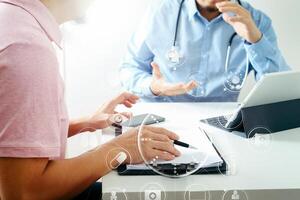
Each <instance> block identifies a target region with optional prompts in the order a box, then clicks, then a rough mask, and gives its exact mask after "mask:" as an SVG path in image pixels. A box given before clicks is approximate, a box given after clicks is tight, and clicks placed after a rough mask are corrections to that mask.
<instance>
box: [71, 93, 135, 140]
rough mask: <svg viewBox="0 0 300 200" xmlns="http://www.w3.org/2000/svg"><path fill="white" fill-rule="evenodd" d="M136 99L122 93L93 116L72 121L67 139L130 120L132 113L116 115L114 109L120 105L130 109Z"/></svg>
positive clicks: (133, 96) (131, 95)
mask: <svg viewBox="0 0 300 200" xmlns="http://www.w3.org/2000/svg"><path fill="white" fill-rule="evenodd" d="M138 99H139V97H137V96H135V95H133V94H130V93H128V92H124V93H122V94H120V95H118V96H117V97H115V98H114V99H112V100H111V101H109V102H107V103H105V104H103V106H101V108H100V109H99V110H98V111H97V112H95V113H94V114H93V115H91V116H88V117H83V118H80V119H77V120H72V121H71V122H70V126H69V134H68V135H69V137H71V136H74V135H76V134H78V133H82V132H86V131H88V132H94V131H96V130H98V129H104V128H107V127H109V126H111V125H112V124H114V123H121V122H122V120H123V121H124V119H128V118H131V116H132V113H129V112H122V113H118V112H117V111H116V110H115V109H116V107H117V106H118V105H120V104H123V105H124V106H126V107H128V108H131V107H132V105H133V104H135V103H136V102H137V100H138Z"/></svg>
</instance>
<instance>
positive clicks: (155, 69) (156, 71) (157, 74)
mask: <svg viewBox="0 0 300 200" xmlns="http://www.w3.org/2000/svg"><path fill="white" fill-rule="evenodd" d="M151 66H152V69H153V75H154V76H155V78H157V79H160V78H162V74H161V72H160V69H159V66H158V64H156V63H154V62H152V63H151Z"/></svg>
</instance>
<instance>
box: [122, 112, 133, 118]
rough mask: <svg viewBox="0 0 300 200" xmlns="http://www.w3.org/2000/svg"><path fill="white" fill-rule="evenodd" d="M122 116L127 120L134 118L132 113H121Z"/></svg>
mask: <svg viewBox="0 0 300 200" xmlns="http://www.w3.org/2000/svg"><path fill="white" fill-rule="evenodd" d="M120 114H121V115H123V116H124V117H126V118H127V119H130V118H132V116H133V114H132V113H131V112H121V113H120Z"/></svg>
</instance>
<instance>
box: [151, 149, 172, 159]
mask: <svg viewBox="0 0 300 200" xmlns="http://www.w3.org/2000/svg"><path fill="white" fill-rule="evenodd" d="M151 157H152V159H156V160H165V161H171V160H174V159H175V157H176V156H174V155H173V154H170V153H168V152H166V151H159V150H155V149H154V150H153V156H151Z"/></svg>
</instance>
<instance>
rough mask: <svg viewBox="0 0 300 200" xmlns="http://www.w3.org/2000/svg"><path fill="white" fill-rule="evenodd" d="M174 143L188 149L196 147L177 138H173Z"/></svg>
mask: <svg viewBox="0 0 300 200" xmlns="http://www.w3.org/2000/svg"><path fill="white" fill-rule="evenodd" d="M174 144H176V145H178V146H181V147H185V148H190V149H197V148H196V147H193V146H192V145H190V144H187V143H185V142H181V141H179V140H174Z"/></svg>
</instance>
